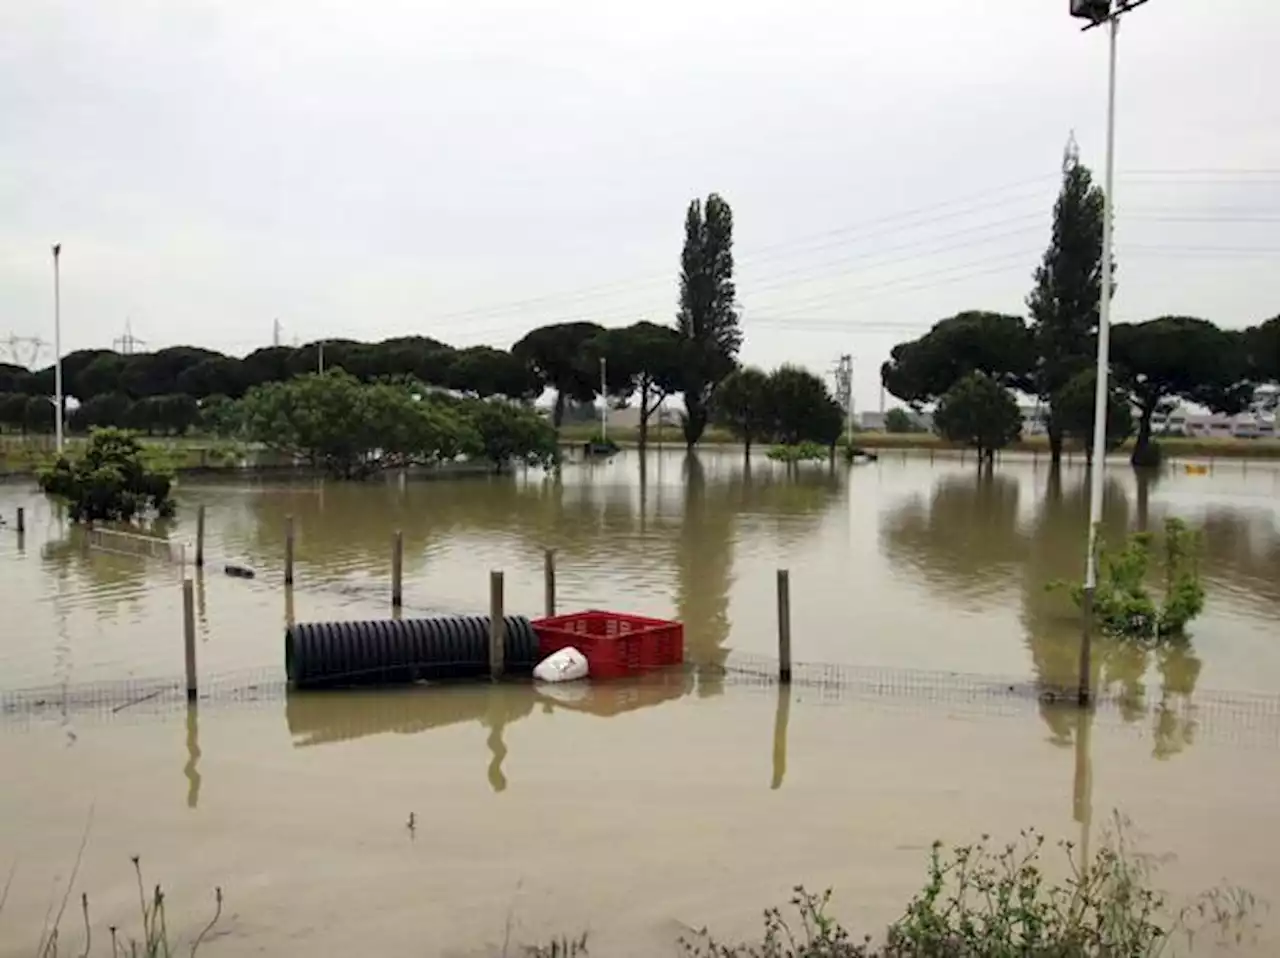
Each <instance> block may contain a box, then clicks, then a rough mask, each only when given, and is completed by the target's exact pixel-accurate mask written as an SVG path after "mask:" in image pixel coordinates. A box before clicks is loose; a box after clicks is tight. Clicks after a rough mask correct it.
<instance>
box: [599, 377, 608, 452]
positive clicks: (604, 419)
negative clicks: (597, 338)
mask: <svg viewBox="0 0 1280 958" xmlns="http://www.w3.org/2000/svg"><path fill="white" fill-rule="evenodd" d="M607 368H608V361H607V360H606V359H605V358H604V357H603V356H601V357H600V441H601V442H605V441H606V440H608V438H609V383H608V377H607V376H606V375H605V370H606V369H607Z"/></svg>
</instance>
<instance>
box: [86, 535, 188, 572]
mask: <svg viewBox="0 0 1280 958" xmlns="http://www.w3.org/2000/svg"><path fill="white" fill-rule="evenodd" d="M84 536H85V543H86V545H87V546H88V547H89V548H90V549H92V550H93V551H95V552H106V553H110V554H111V555H120V556H131V557H133V558H137V559H151V560H155V561H158V562H164V563H169V564H171V565H175V566H177V567H178V569H179V571H183V570H185V569H186V565H187V546H186V543H183V542H175V541H173V540H172V539H166V538H162V537H160V536H148V535H142V534H141V533H137V532H123V531H121V530H119V529H106V528H103V527H101V526H92V527H90V528H88V529H86V530H85V531H84Z"/></svg>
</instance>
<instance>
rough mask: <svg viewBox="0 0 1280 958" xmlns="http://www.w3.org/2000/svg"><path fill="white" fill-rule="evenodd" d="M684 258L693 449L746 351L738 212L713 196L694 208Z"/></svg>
mask: <svg viewBox="0 0 1280 958" xmlns="http://www.w3.org/2000/svg"><path fill="white" fill-rule="evenodd" d="M684 229H685V236H684V252H683V253H682V254H681V257H680V309H679V312H678V313H677V314H676V330H677V331H678V332H679V334H680V338H681V340H682V341H683V350H684V356H683V358H682V363H681V366H682V369H681V376H680V391H681V392H682V393H683V395H684V406H685V416H684V439H685V443H686V444H687V445H688V446H689V447H690V448H692V447H693V446H694V445H695V444H696V443H697V442H698V440H699V439H701V438H702V434H703V432H704V431H705V430H706V428H707V421H708V419H709V417H710V413H711V399H712V396H713V394H714V393H715V389H716V386H718V385H719V384H720V382H721V381H723V380H724V378H725V377H726V376H728V375H729V373H731V372H732V371H733V370H734V368H735V367H736V366H737V360H738V350H739V349H740V348H741V346H742V329H741V327H740V325H739V321H738V307H737V303H736V290H735V288H734V284H733V211H732V210H731V209H730V208H729V204H728V203H727V202H725V200H724V199H723V198H721V197H720V196H719V195H717V194H715V193H712V194H711V195H710V196H708V197H707V201H706V204H705V205H704V204H703V203H701V202H700V201H698V200H694V201H693V202H692V203H690V204H689V211H688V213H687V214H686V216H685V227H684Z"/></svg>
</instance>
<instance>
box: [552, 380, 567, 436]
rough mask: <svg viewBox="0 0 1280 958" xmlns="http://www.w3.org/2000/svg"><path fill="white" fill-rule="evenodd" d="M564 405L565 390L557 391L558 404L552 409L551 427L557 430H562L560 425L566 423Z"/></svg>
mask: <svg viewBox="0 0 1280 958" xmlns="http://www.w3.org/2000/svg"><path fill="white" fill-rule="evenodd" d="M564 404H565V395H564V390H563V389H557V390H556V404H555V405H554V406H553V407H552V408H551V425H553V426H555V427H556V429H559V428H560V424H561V423H563V422H564Z"/></svg>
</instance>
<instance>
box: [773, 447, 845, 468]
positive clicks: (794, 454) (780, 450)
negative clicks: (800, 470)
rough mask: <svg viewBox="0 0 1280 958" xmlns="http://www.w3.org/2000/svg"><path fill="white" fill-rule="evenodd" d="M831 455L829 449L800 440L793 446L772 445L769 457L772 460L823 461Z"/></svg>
mask: <svg viewBox="0 0 1280 958" xmlns="http://www.w3.org/2000/svg"><path fill="white" fill-rule="evenodd" d="M830 457H831V450H830V449H829V448H828V447H826V446H820V445H818V443H816V442H801V443H796V444H795V445H793V446H773V447H772V448H770V450H769V458H770V459H772V460H773V461H774V462H785V463H788V464H790V463H796V462H824V461H825V460H827V459H829V458H830Z"/></svg>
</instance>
